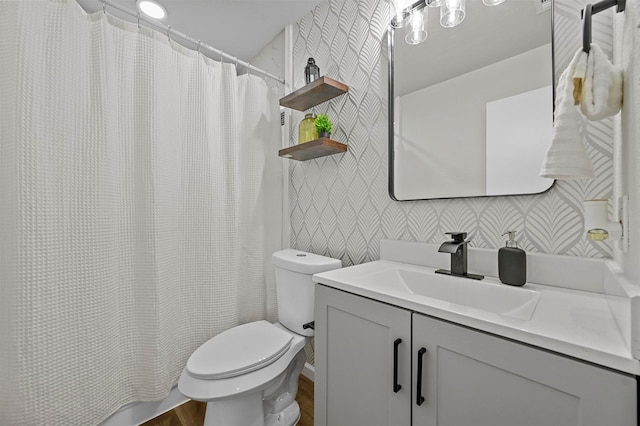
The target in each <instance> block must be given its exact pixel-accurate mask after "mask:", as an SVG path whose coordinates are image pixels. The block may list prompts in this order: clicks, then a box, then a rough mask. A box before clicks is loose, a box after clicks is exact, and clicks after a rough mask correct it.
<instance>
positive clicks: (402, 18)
mask: <svg viewBox="0 0 640 426" xmlns="http://www.w3.org/2000/svg"><path fill="white" fill-rule="evenodd" d="M409 6H411V0H394V1H393V2H392V12H391V13H392V15H393V16H392V18H391V26H392V27H393V28H402V27H404V26H405V25H407V22H408V21H409V16H410V11H409Z"/></svg>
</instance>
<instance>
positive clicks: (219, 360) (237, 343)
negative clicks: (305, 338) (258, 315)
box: [187, 321, 293, 379]
mask: <svg viewBox="0 0 640 426" xmlns="http://www.w3.org/2000/svg"><path fill="white" fill-rule="evenodd" d="M292 340H293V336H292V335H291V334H289V333H287V332H286V331H284V330H282V329H281V328H278V327H276V326H275V325H273V324H271V323H269V322H267V321H256V322H252V323H248V324H243V325H239V326H237V327H234V328H232V329H229V330H227V331H224V332H222V333H220V334H218V335H217V336H215V337H213V338H211V339H209V340H208V341H207V342H205V343H204V344H203V345H202V346H200V347H199V348H198V349H196V351H195V352H194V353H193V354H191V357H190V358H189V361H187V370H188V371H189V373H191V375H192V376H194V377H196V378H200V379H226V378H229V377H235V376H239V375H241V374H246V373H249V372H251V371H254V370H258V369H260V368H263V367H265V366H267V365H269V364H271V363H272V362H275V361H276V360H277V359H278V358H280V357H281V356H282V354H284V353H285V352H286V351H287V350H288V349H289V346H290V345H291V341H292Z"/></svg>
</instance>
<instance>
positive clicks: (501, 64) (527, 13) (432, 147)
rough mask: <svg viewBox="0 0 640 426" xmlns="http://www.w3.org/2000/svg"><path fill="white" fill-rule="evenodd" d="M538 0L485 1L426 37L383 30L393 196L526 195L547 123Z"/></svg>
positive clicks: (547, 75) (433, 15) (546, 21)
mask: <svg viewBox="0 0 640 426" xmlns="http://www.w3.org/2000/svg"><path fill="white" fill-rule="evenodd" d="M543 3H544V2H540V0H506V1H505V2H504V3H502V4H500V5H498V6H492V7H488V6H485V5H483V4H482V2H481V1H477V0H473V1H467V4H466V14H465V15H466V16H465V18H464V21H463V22H462V23H461V24H460V25H457V26H456V27H454V28H443V27H442V26H441V25H440V11H439V9H437V8H430V7H423V12H422V13H423V19H424V23H425V31H426V33H427V34H428V36H427V38H426V40H424V41H423V42H422V43H420V44H417V45H411V44H408V43H407V41H406V40H408V39H410V38H411V37H409V38H407V31H410V26H409V25H408V26H407V28H398V29H393V28H391V27H390V29H389V39H388V45H389V59H390V60H389V79H390V81H389V120H390V123H389V129H390V132H389V133H390V134H389V138H390V141H389V155H390V156H391V157H390V161H389V163H390V170H389V192H390V195H391V197H392V198H394V199H397V200H418V199H432V198H454V197H477V196H488V195H489V196H491V195H512V194H533V193H540V192H544V191H545V190H547V189H549V188H550V187H551V185H552V184H553V180H551V179H544V178H540V177H539V176H538V173H539V171H540V164H541V162H542V159H543V157H544V154H545V152H546V150H547V148H548V146H549V143H550V141H551V131H552V126H553V62H552V57H553V51H552V50H553V49H552V42H551V34H552V28H551V11H550V10H549V8H544V7H542V6H541V5H542V4H543Z"/></svg>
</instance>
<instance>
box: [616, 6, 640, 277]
mask: <svg viewBox="0 0 640 426" xmlns="http://www.w3.org/2000/svg"><path fill="white" fill-rule="evenodd" d="M618 15H619V16H616V17H615V18H616V21H615V23H616V26H618V27H619V28H618V29H619V30H618V31H617V32H616V35H617V36H619V37H616V40H615V44H616V53H617V55H616V56H617V58H616V59H618V63H621V64H622V66H623V70H624V104H623V107H622V113H621V116H620V121H621V128H622V129H621V135H620V141H621V147H620V149H619V150H617V151H616V157H617V158H616V166H617V167H621V169H622V170H621V173H619V174H616V178H618V177H620V182H616V193H617V194H616V195H622V194H628V195H629V205H630V211H629V217H630V218H631V220H630V221H629V223H628V224H627V225H626V231H627V232H628V233H629V240H630V241H629V242H630V249H629V253H628V254H621V263H622V266H623V268H624V270H625V274H626V275H627V276H628V277H629V278H631V280H632V281H634V282H635V283H638V282H639V281H640V221H639V220H638V217H639V215H640V146H639V144H640V28H639V26H640V2H638V1H628V2H627V5H626V10H625V12H624V13H621V14H618Z"/></svg>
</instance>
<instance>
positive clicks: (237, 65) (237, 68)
mask: <svg viewBox="0 0 640 426" xmlns="http://www.w3.org/2000/svg"><path fill="white" fill-rule="evenodd" d="M238 61H239V59H238V58H237V57H236V72H238Z"/></svg>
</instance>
